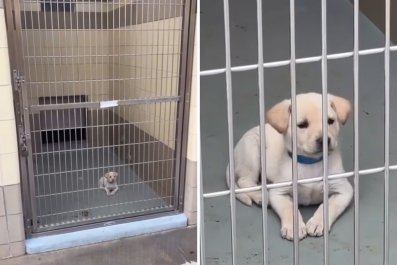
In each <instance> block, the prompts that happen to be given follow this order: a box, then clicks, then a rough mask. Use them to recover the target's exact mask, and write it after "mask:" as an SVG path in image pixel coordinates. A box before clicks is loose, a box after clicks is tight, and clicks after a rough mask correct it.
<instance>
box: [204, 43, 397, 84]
mask: <svg viewBox="0 0 397 265" xmlns="http://www.w3.org/2000/svg"><path fill="white" fill-rule="evenodd" d="M390 51H397V45H395V46H390ZM384 52H385V47H380V48H373V49H365V50H359V51H358V54H359V55H361V56H364V55H372V54H379V53H384ZM350 57H353V51H351V52H341V53H334V54H327V56H326V58H327V60H337V59H343V58H350ZM319 61H321V56H312V57H303V58H298V59H296V63H297V64H304V63H313V62H319ZM290 63H291V60H282V61H274V62H265V63H263V67H265V68H274V67H279V66H286V65H289V64H290ZM257 68H258V64H250V65H240V66H233V67H232V68H231V70H232V72H244V71H251V70H255V69H257ZM223 73H225V68H219V69H210V70H203V71H200V76H213V75H219V74H223Z"/></svg>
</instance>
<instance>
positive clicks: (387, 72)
mask: <svg viewBox="0 0 397 265" xmlns="http://www.w3.org/2000/svg"><path fill="white" fill-rule="evenodd" d="M385 17H386V19H385V20H386V21H385V38H386V39H385V187H384V188H385V194H384V195H385V197H384V200H385V206H384V207H385V210H384V218H385V223H384V243H383V251H384V252H383V264H384V265H388V264H389V172H390V169H389V164H390V159H389V139H390V137H389V128H390V113H389V112H390V0H386V11H385Z"/></svg>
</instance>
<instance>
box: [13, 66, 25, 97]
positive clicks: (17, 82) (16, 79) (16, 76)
mask: <svg viewBox="0 0 397 265" xmlns="http://www.w3.org/2000/svg"><path fill="white" fill-rule="evenodd" d="M12 74H13V77H14V84H15V85H14V89H15V91H17V92H20V91H21V88H22V83H24V82H25V77H24V76H23V75H21V74H20V73H19V71H18V70H16V69H14V70H13V71H12Z"/></svg>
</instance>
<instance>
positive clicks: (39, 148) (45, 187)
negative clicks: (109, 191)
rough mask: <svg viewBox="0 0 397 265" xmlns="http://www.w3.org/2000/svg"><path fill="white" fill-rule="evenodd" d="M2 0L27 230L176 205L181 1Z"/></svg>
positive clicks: (182, 88)
mask: <svg viewBox="0 0 397 265" xmlns="http://www.w3.org/2000/svg"><path fill="white" fill-rule="evenodd" d="M5 8H6V18H7V26H8V27H7V28H8V29H7V30H8V33H9V39H10V42H11V43H12V45H10V46H11V50H10V53H11V65H12V69H13V75H14V88H15V89H14V90H15V93H14V95H15V96H14V98H15V100H14V102H15V109H16V116H17V120H18V121H17V123H18V124H17V127H18V134H19V144H20V159H21V170H22V171H21V172H22V187H23V204H24V216H25V221H26V225H25V226H26V230H27V235H28V236H31V235H33V234H34V233H39V232H51V231H54V230H57V229H62V228H73V227H77V226H81V225H91V224H96V223H101V222H102V223H103V222H108V221H115V220H118V219H122V218H129V217H137V216H148V215H151V214H169V213H172V212H173V211H179V210H180V209H181V206H182V201H183V200H182V196H183V190H182V189H181V187H182V183H183V177H182V176H183V173H182V172H181V171H182V170H183V163H184V152H185V151H184V149H185V146H183V139H184V137H185V135H186V134H185V131H184V130H185V127H186V126H184V111H185V105H186V104H187V103H186V102H185V95H186V92H187V89H188V88H187V86H186V85H185V81H186V69H187V66H186V64H187V63H188V62H187V57H186V53H187V47H188V46H187V42H188V38H187V36H186V35H187V31H186V30H187V28H188V25H189V24H188V23H189V15H190V12H188V10H189V8H190V3H189V1H183V0H144V1H138V0H109V1H102V0H101V1H92V0H89V1H88V0H87V1H85V0H63V1H61V0H21V1H5ZM185 116H186V115H185ZM111 171H113V172H117V173H118V178H117V184H118V186H119V190H118V192H117V193H115V194H114V195H112V196H107V195H106V193H105V192H104V191H103V190H101V189H99V186H98V181H99V178H100V177H102V176H103V175H104V174H105V173H107V172H111ZM77 229H78V228H77Z"/></svg>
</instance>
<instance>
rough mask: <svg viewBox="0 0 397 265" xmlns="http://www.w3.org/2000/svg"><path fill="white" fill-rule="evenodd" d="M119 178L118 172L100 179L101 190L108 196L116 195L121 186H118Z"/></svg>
mask: <svg viewBox="0 0 397 265" xmlns="http://www.w3.org/2000/svg"><path fill="white" fill-rule="evenodd" d="M118 176H119V173H117V172H108V173H106V174H105V175H103V176H102V177H101V178H100V179H99V182H98V185H99V188H100V189H103V190H105V191H106V195H108V196H110V195H114V194H115V193H116V192H117V191H118V190H119V186H118V185H117V177H118Z"/></svg>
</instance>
